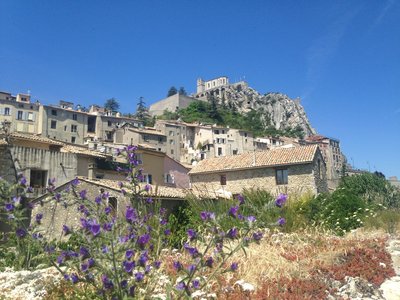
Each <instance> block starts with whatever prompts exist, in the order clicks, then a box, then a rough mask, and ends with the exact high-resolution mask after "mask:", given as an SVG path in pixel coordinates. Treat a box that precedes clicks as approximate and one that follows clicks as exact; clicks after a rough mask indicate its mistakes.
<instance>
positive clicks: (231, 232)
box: [228, 227, 238, 240]
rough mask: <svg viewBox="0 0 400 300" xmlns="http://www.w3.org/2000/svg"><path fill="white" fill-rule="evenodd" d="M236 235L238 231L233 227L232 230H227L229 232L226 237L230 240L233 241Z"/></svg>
mask: <svg viewBox="0 0 400 300" xmlns="http://www.w3.org/2000/svg"><path fill="white" fill-rule="evenodd" d="M237 235H238V230H237V228H236V227H233V228H231V229H229V231H228V237H229V238H230V239H232V240H233V239H235V238H237Z"/></svg>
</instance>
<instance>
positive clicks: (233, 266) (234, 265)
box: [231, 262, 239, 271]
mask: <svg viewBox="0 0 400 300" xmlns="http://www.w3.org/2000/svg"><path fill="white" fill-rule="evenodd" d="M238 267H239V264H238V263H237V262H234V263H232V264H231V271H236V270H237V269H238Z"/></svg>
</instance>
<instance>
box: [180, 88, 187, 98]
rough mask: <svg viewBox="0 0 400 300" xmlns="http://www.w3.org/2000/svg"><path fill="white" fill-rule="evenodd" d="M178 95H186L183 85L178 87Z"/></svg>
mask: <svg viewBox="0 0 400 300" xmlns="http://www.w3.org/2000/svg"><path fill="white" fill-rule="evenodd" d="M179 95H184V96H186V95H187V93H186V90H185V88H184V87H183V86H181V87H180V88H179Z"/></svg>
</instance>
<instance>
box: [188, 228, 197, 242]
mask: <svg viewBox="0 0 400 300" xmlns="http://www.w3.org/2000/svg"><path fill="white" fill-rule="evenodd" d="M187 235H188V237H189V239H190V240H191V241H193V240H194V239H196V237H197V233H196V231H194V230H193V229H188V230H187Z"/></svg>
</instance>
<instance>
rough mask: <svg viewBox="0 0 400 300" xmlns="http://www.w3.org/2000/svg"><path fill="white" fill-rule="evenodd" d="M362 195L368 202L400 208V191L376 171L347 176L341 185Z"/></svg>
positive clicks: (340, 186)
mask: <svg viewBox="0 0 400 300" xmlns="http://www.w3.org/2000/svg"><path fill="white" fill-rule="evenodd" d="M339 188H345V189H348V190H350V191H352V192H353V193H354V194H356V195H358V196H360V197H362V198H363V199H365V200H366V201H367V202H368V203H375V204H379V203H380V204H382V205H384V206H387V207H396V208H400V192H399V190H398V189H396V188H395V187H394V186H392V185H391V184H390V183H389V182H388V181H387V180H386V179H385V178H384V177H382V176H379V175H377V174H374V173H365V174H360V175H354V176H345V177H343V178H342V181H341V183H340V185H339Z"/></svg>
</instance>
